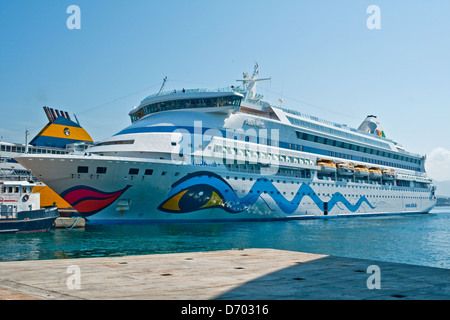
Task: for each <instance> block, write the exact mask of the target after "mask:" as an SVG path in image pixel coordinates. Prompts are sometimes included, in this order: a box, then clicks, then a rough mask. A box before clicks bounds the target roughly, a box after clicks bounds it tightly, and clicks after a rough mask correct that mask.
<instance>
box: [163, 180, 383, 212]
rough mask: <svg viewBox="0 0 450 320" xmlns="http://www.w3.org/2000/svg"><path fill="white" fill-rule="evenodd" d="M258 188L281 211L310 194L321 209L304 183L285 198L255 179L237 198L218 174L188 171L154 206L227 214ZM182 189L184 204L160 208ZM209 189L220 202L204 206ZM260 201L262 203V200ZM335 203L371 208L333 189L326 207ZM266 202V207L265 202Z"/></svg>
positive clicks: (254, 196)
mask: <svg viewBox="0 0 450 320" xmlns="http://www.w3.org/2000/svg"><path fill="white" fill-rule="evenodd" d="M187 191H191V192H187ZM258 191H260V193H258ZM262 191H267V193H266V194H267V195H268V196H270V197H271V198H272V199H273V200H274V201H275V202H276V204H277V205H278V206H279V208H280V210H281V211H283V212H284V213H285V214H292V213H294V212H295V211H296V210H297V209H298V207H299V204H300V203H301V201H302V199H303V198H304V197H310V198H311V199H312V201H313V202H314V203H315V204H316V205H317V207H318V208H319V209H320V210H322V211H324V207H325V201H323V200H321V199H320V198H319V196H318V195H317V194H316V193H315V191H314V190H313V189H312V188H311V186H309V185H308V184H305V183H303V184H302V185H301V186H300V187H299V189H298V190H297V192H296V195H295V196H294V198H293V199H292V200H287V199H286V198H285V197H284V196H283V195H282V193H281V192H280V191H279V190H278V189H277V188H276V187H275V186H274V185H273V183H272V182H271V181H270V180H269V179H267V178H259V179H258V180H256V181H255V183H254V184H253V185H252V187H251V189H250V191H249V192H248V194H247V195H246V196H244V197H242V198H241V197H239V196H238V195H237V194H236V193H235V192H234V191H233V188H232V187H231V185H230V184H229V183H228V182H226V181H225V180H224V179H223V178H222V177H220V176H219V175H217V174H215V173H212V172H207V171H201V172H195V173H192V174H188V175H187V176H185V177H183V178H181V179H180V180H178V181H177V182H176V183H174V184H173V185H172V189H171V191H170V192H169V196H168V199H167V200H166V201H164V202H163V203H162V204H161V205H160V206H159V208H158V209H159V210H162V211H167V212H172V213H186V212H192V211H196V210H202V209H206V208H210V207H220V208H222V209H224V210H226V211H228V212H230V213H239V212H242V211H245V210H246V209H248V208H249V207H250V206H252V205H253V204H255V203H256V201H257V200H258V199H259V198H260V197H261V195H262V194H263V193H262ZM183 192H184V194H183V195H182V197H181V199H180V201H179V203H180V204H185V205H182V206H180V207H179V208H177V210H167V209H165V208H164V204H165V203H167V202H168V201H169V200H171V199H172V198H174V197H175V196H177V195H181V193H183ZM212 192H214V193H215V194H216V195H217V196H219V197H220V199H221V200H222V201H221V202H220V204H214V205H206V204H207V203H208V201H209V200H210V199H211V197H212ZM263 200H264V199H263ZM264 202H265V203H266V201H264ZM339 202H340V203H342V204H343V205H344V206H345V207H346V208H347V210H349V211H350V212H356V211H357V210H358V209H359V208H360V207H361V205H362V204H363V203H366V204H367V205H368V206H369V207H370V208H371V209H374V208H375V207H374V206H373V205H372V204H371V203H370V202H369V201H368V200H367V198H366V197H365V196H361V197H360V198H359V200H358V201H357V202H356V203H355V204H351V203H350V201H348V200H347V199H346V198H345V197H344V196H343V195H342V194H341V193H340V192H336V193H334V194H333V196H332V197H331V199H330V200H329V201H328V208H327V210H328V211H331V210H332V209H333V208H334V206H335V205H336V204H337V203H339ZM297 203H299V204H297ZM266 205H267V206H269V205H268V204H267V203H266ZM178 209H179V210H178Z"/></svg>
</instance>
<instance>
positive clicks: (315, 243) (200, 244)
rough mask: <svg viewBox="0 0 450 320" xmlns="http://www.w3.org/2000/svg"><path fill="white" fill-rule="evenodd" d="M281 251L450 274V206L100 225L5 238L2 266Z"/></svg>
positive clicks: (0, 240)
mask: <svg viewBox="0 0 450 320" xmlns="http://www.w3.org/2000/svg"><path fill="white" fill-rule="evenodd" d="M242 248H243V249H245V248H274V249H282V250H293V251H301V252H309V253H318V254H326V255H335V256H343V257H351V258H363V259H373V260H381V261H390V262H400V263H408V264H415V265H423V266H432V267H440V268H448V269H450V207H436V208H435V209H434V210H433V211H432V212H431V213H429V214H413V215H391V216H376V217H351V218H332V219H314V220H290V221H270V222H261V221H259V222H220V223H139V224H138V223H136V224H105V225H100V224H92V225H87V226H86V227H85V228H81V229H72V230H66V229H52V230H50V231H47V232H44V233H29V234H3V235H0V261H13V260H41V259H68V258H86V257H108V256H116V255H143V254H155V253H175V252H189V251H214V250H230V249H242Z"/></svg>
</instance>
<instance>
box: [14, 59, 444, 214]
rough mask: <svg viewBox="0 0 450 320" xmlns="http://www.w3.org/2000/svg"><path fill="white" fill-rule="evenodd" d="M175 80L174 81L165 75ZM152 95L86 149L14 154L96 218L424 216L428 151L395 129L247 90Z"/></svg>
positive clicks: (428, 202)
mask: <svg viewBox="0 0 450 320" xmlns="http://www.w3.org/2000/svg"><path fill="white" fill-rule="evenodd" d="M166 79H167V78H166ZM166 79H165V80H164V83H163V86H162V87H161V89H160V90H159V92H158V93H156V94H153V95H150V96H148V97H146V98H145V99H144V100H142V102H141V103H140V104H139V106H137V107H134V108H133V109H132V110H131V111H130V112H129V116H130V119H131V125H130V126H129V127H127V128H124V129H123V130H121V131H119V132H118V133H117V134H115V135H114V136H112V137H110V138H108V139H106V140H103V141H100V142H97V143H96V144H94V146H92V147H90V148H88V149H87V150H86V152H85V153H84V154H72V155H71V154H64V155H54V154H24V155H21V156H19V157H17V158H16V160H17V161H18V162H19V163H20V164H22V165H23V166H24V167H26V168H28V169H30V170H32V172H33V174H34V175H36V176H37V177H38V178H39V179H40V180H42V181H44V182H45V183H46V184H47V185H48V186H50V187H51V188H52V189H53V190H55V191H56V192H57V193H58V194H59V195H60V196H61V197H62V198H63V199H64V200H65V201H67V202H68V203H70V204H71V205H72V206H73V207H74V208H75V209H76V210H77V211H78V212H79V214H80V215H81V216H83V217H85V218H87V219H88V220H89V221H91V222H139V221H178V222H179V221H228V220H277V219H306V218H324V217H338V216H347V217H348V216H371V215H384V214H406V213H427V212H429V211H430V210H431V209H432V208H433V206H434V205H435V203H436V196H435V187H434V186H433V184H432V179H430V178H429V177H428V176H427V174H426V172H425V156H421V155H418V154H413V153H410V152H407V151H406V150H405V149H404V148H403V147H402V146H401V145H400V144H398V143H397V142H394V141H393V140H391V139H389V138H387V137H386V135H385V133H384V131H383V129H382V127H381V125H380V122H379V120H378V119H377V117H376V116H374V115H369V116H367V118H366V119H365V120H364V121H363V122H362V123H361V125H360V126H359V128H358V129H355V128H351V127H349V126H346V125H341V124H337V123H333V122H330V121H326V120H322V119H319V118H317V117H314V116H309V115H306V114H303V113H300V112H298V111H294V110H290V109H287V108H285V107H284V106H283V104H282V101H279V104H278V105H273V104H270V103H269V102H266V101H264V100H263V96H262V95H260V94H258V93H256V85H257V83H258V82H259V81H263V80H266V79H260V78H259V67H258V65H257V64H256V65H255V68H254V70H253V73H252V75H250V74H249V73H244V74H243V79H241V80H238V81H240V85H239V86H231V87H229V88H225V89H219V90H206V89H188V90H186V89H181V90H172V91H164V87H165V81H166Z"/></svg>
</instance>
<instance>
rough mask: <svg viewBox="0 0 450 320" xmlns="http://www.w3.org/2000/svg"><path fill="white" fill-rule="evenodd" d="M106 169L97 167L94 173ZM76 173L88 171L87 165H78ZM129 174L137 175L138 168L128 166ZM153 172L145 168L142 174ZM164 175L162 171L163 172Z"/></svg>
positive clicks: (100, 172)
mask: <svg viewBox="0 0 450 320" xmlns="http://www.w3.org/2000/svg"><path fill="white" fill-rule="evenodd" d="M106 170H107V167H97V170H96V173H97V174H105V173H106ZM77 173H89V167H86V166H78V169H77ZM128 174H129V175H137V174H139V169H137V168H130V170H129V171H128ZM152 174H153V169H145V172H144V175H146V176H151V175H152ZM163 175H164V173H163Z"/></svg>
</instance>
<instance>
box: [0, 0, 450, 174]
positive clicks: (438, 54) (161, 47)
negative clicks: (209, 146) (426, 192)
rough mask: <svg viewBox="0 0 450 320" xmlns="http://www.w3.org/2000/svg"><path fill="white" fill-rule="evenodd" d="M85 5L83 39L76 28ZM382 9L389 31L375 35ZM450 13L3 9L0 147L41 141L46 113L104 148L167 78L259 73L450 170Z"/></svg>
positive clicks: (431, 4) (273, 86) (409, 0)
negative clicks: (70, 22)
mask: <svg viewBox="0 0 450 320" xmlns="http://www.w3.org/2000/svg"><path fill="white" fill-rule="evenodd" d="M72 4H75V5H78V6H79V7H80V9H81V29H80V30H69V29H68V28H67V26H66V20H67V19H68V18H69V16H70V14H67V13H66V9H67V7H68V6H69V5H72ZM373 4H374V5H378V6H379V7H380V9H381V29H380V30H369V29H368V28H367V26H366V20H367V18H368V17H369V16H370V14H367V13H366V9H367V7H368V6H369V5H373ZM449 12H450V2H449V1H447V0H442V1H438V0H434V1H418V0H396V1H392V0H391V1H380V0H371V1H363V0H351V1H350V0H345V1H335V0H328V1H325V0H318V1H307V0H305V1H300V0H295V1H284V0H280V1H262V0H260V1H249V0H246V1H242V0H240V1H234V0H227V1H211V0H210V1H198V0H191V1H175V0H174V1H149V0H129V1H121V0H119V1H106V0H90V1H87V0H70V1H61V0H58V1H57V0H34V1H25V0H18V1H12V0H2V1H1V2H0V41H1V49H0V136H2V137H3V141H11V142H23V141H24V131H25V129H30V131H31V135H32V136H34V135H35V134H36V133H38V131H39V130H40V129H41V128H42V127H43V126H44V125H45V124H46V122H47V119H46V117H45V114H44V112H43V110H42V106H44V105H46V106H49V107H53V108H58V109H63V110H67V111H69V112H70V114H74V113H75V114H76V115H77V117H78V119H79V120H80V122H81V124H82V125H83V126H84V127H85V128H86V129H87V130H88V132H89V133H90V134H91V136H92V137H93V138H94V140H102V139H105V138H107V137H108V136H110V135H112V134H115V133H117V132H118V131H120V130H121V129H122V128H124V127H125V126H128V125H129V123H130V121H129V117H128V112H129V111H130V110H131V108H132V106H133V105H138V104H139V102H140V101H141V100H142V99H143V98H144V97H145V96H146V95H148V94H151V93H154V92H156V91H157V90H158V89H159V87H160V85H161V81H162V79H163V77H164V76H168V78H169V81H168V84H167V89H173V88H183V87H184V88H197V87H206V88H210V89H214V88H217V87H222V86H229V85H233V84H234V85H236V84H237V83H236V82H235V80H236V79H240V78H241V76H242V72H244V71H247V72H252V69H253V64H254V63H255V62H258V64H259V66H260V74H261V76H267V77H271V78H272V80H271V81H270V82H265V83H262V84H261V85H260V86H259V92H260V93H262V94H264V95H265V97H266V98H267V100H269V101H270V102H272V103H277V100H278V99H279V98H283V100H284V106H285V107H288V108H291V109H294V110H299V111H301V112H304V113H308V114H312V115H316V116H319V117H321V118H324V119H327V120H331V121H335V122H338V123H346V124H348V125H350V126H353V127H358V126H359V124H360V122H362V121H363V120H364V118H365V116H366V115H368V114H375V115H377V116H378V118H379V120H380V121H381V123H382V125H383V128H384V131H385V133H386V135H387V137H389V138H392V139H394V140H395V141H398V142H399V143H401V144H402V145H403V146H404V147H405V148H406V149H407V150H409V151H411V152H415V153H420V154H427V155H432V154H437V158H439V159H440V160H439V161H440V164H439V163H438V162H439V161H438V162H436V164H435V165H436V166H438V165H442V164H443V163H450V151H448V150H450V139H449V137H450V128H449V126H448V122H449V119H450V117H449V114H450V111H449V103H450V60H449V52H450V36H449V31H450V18H449ZM433 152H434V153H433ZM434 160H435V159H431V161H430V162H431V163H434V162H433V161H434ZM449 169H450V167H449ZM448 171H449V172H450V170H448ZM448 179H450V173H449V177H448Z"/></svg>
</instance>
